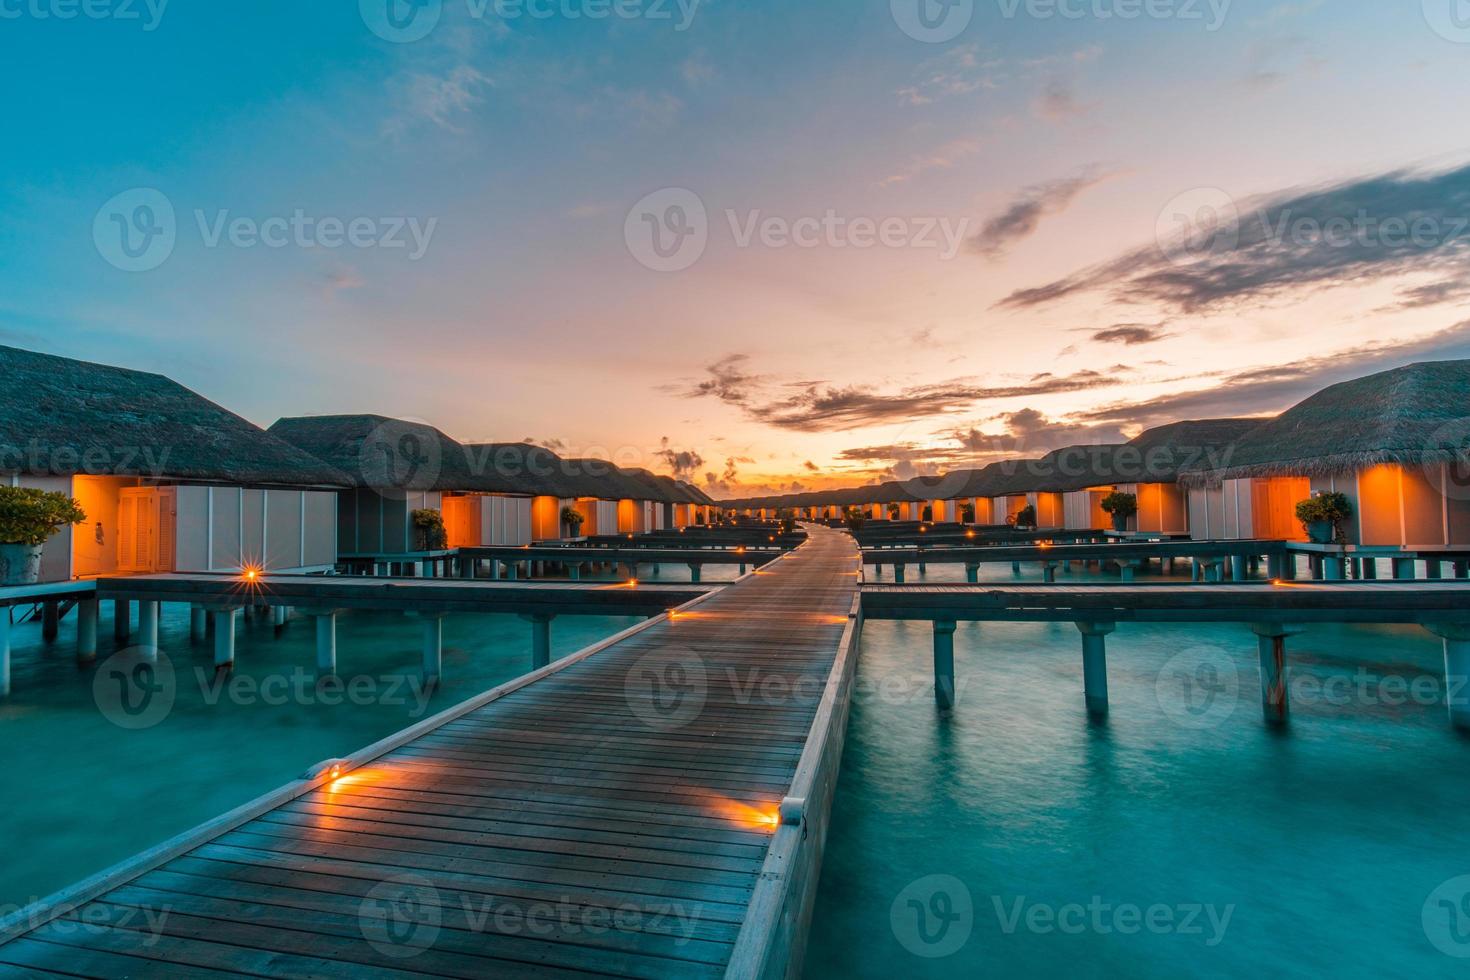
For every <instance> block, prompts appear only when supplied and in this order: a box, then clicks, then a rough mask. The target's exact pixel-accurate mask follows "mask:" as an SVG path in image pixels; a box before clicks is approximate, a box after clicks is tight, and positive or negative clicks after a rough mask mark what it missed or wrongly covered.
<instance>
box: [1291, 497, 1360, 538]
mask: <svg viewBox="0 0 1470 980" xmlns="http://www.w3.org/2000/svg"><path fill="white" fill-rule="evenodd" d="M1352 516H1353V502H1352V501H1351V500H1349V499H1348V497H1347V494H1345V493H1314V494H1312V496H1311V498H1310V499H1308V500H1303V501H1302V502H1301V503H1299V504H1297V505H1296V519H1297V520H1299V521H1301V522H1302V529H1303V530H1305V531H1306V532H1307V540H1309V541H1311V542H1312V543H1313V544H1332V543H1333V542H1340V541H1342V540H1343V532H1342V522H1343V521H1345V520H1347V519H1348V518H1349V517H1352Z"/></svg>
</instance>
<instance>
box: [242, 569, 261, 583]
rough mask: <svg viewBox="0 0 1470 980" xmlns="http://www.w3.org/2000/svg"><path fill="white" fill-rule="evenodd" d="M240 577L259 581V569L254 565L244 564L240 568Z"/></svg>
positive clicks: (250, 580) (248, 580) (249, 580)
mask: <svg viewBox="0 0 1470 980" xmlns="http://www.w3.org/2000/svg"><path fill="white" fill-rule="evenodd" d="M240 577H241V578H243V579H244V580H245V581H247V582H258V581H260V569H259V568H256V567H255V566H254V565H246V566H245V567H244V568H243V569H241V571H240Z"/></svg>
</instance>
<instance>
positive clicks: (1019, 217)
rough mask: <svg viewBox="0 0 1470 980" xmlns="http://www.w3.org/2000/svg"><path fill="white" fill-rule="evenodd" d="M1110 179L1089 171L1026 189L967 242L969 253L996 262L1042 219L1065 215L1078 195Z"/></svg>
mask: <svg viewBox="0 0 1470 980" xmlns="http://www.w3.org/2000/svg"><path fill="white" fill-rule="evenodd" d="M1109 176H1111V175H1109V174H1104V173H1101V172H1099V171H1098V169H1097V168H1096V167H1089V168H1087V169H1086V170H1083V171H1082V172H1081V173H1079V174H1077V175H1076V176H1074V177H1067V178H1064V179H1061V180H1052V181H1047V182H1046V183H1043V184H1034V185H1032V186H1031V187H1027V188H1026V189H1025V190H1023V191H1021V193H1020V194H1018V195H1017V196H1016V199H1015V200H1014V201H1012V202H1011V203H1010V205H1009V206H1008V207H1007V208H1006V209H1005V210H1004V211H1002V212H1001V213H1000V214H998V215H996V216H995V217H993V218H991V219H990V220H989V221H987V222H986V223H985V227H984V228H983V229H981V231H980V234H978V235H976V236H975V237H973V238H971V239H970V241H969V243H968V244H969V248H970V250H971V251H972V252H976V253H978V254H980V255H984V256H987V257H989V258H999V257H1000V256H1001V255H1003V254H1004V253H1005V250H1006V249H1007V248H1009V247H1010V246H1011V245H1013V244H1015V243H1016V242H1019V241H1021V240H1023V239H1026V238H1029V237H1031V236H1032V235H1034V234H1035V233H1036V229H1037V228H1039V227H1041V221H1042V219H1043V218H1045V217H1047V216H1048V215H1053V214H1060V213H1061V212H1063V211H1065V210H1066V209H1067V208H1068V207H1070V206H1071V204H1072V202H1073V201H1074V200H1076V199H1077V195H1079V194H1081V193H1082V192H1083V191H1085V190H1087V189H1088V188H1089V187H1094V186H1096V185H1097V184H1100V183H1102V182H1103V181H1104V180H1107V179H1108V177H1109Z"/></svg>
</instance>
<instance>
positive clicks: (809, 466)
mask: <svg viewBox="0 0 1470 980" xmlns="http://www.w3.org/2000/svg"><path fill="white" fill-rule="evenodd" d="M801 465H802V466H805V467H806V469H807V472H808V473H816V472H819V471H820V470H821V467H819V466H818V465H817V464H816V463H813V462H812V461H811V460H807V461H806V462H805V463H802V464H801Z"/></svg>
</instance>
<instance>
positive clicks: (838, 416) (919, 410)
mask: <svg viewBox="0 0 1470 980" xmlns="http://www.w3.org/2000/svg"><path fill="white" fill-rule="evenodd" d="M1121 383H1122V379H1121V378H1118V377H1116V376H1114V375H1110V374H1104V373H1102V372H1100V371H1093V370H1085V371H1077V372H1075V373H1073V374H1069V375H1060V376H1059V375H1053V374H1049V373H1048V374H1038V375H1036V376H1034V377H1032V378H1031V379H1030V380H1029V381H1027V382H1024V383H1022V384H1015V385H1002V386H985V385H975V384H971V383H968V382H965V381H951V382H947V383H944V384H936V385H921V386H918V387H914V388H905V389H903V390H902V391H899V392H897V393H882V392H877V391H874V390H872V389H871V388H866V387H860V386H849V387H842V388H838V387H829V386H824V385H820V384H815V385H809V386H807V387H805V388H803V389H802V390H800V391H798V392H796V393H795V394H793V395H790V396H788V397H785V398H780V399H777V400H775V401H773V402H769V403H767V404H764V405H747V406H746V410H747V411H748V412H749V414H750V415H751V417H752V418H754V419H755V420H757V421H760V422H764V423H766V424H767V425H772V426H775V427H777V428H781V429H793V430H796V431H799V432H822V431H842V430H845V429H856V428H859V427H861V426H864V425H879V424H885V423H893V422H907V421H911V420H914V419H919V418H926V417H932V416H936V415H950V414H954V413H957V412H961V411H965V410H968V409H970V408H973V407H974V405H975V404H976V403H977V402H983V401H987V400H990V399H1002V398H1022V397H1027V396H1036V395H1049V394H1059V393H1063V392H1073V391H1087V390H1090V389H1095V388H1106V387H1111V386H1114V385H1118V384H1121Z"/></svg>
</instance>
